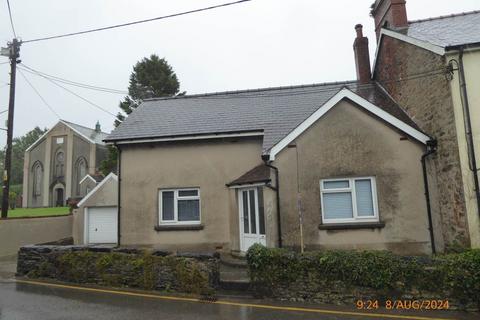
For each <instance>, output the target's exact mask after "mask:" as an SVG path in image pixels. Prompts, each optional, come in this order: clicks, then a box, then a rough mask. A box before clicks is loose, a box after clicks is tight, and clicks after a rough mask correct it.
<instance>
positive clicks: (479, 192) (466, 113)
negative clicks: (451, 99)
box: [458, 46, 480, 216]
mask: <svg viewBox="0 0 480 320" xmlns="http://www.w3.org/2000/svg"><path fill="white" fill-rule="evenodd" d="M464 49H465V47H464V46H462V47H460V49H459V56H458V70H459V79H458V80H459V85H460V95H461V101H462V107H463V121H464V123H465V135H466V138H467V147H468V158H469V167H470V170H471V171H472V173H473V183H474V188H475V196H476V198H477V211H478V214H479V216H480V187H479V181H478V168H477V160H476V156H475V145H474V141H473V132H472V122H471V119H470V106H469V102H468V93H467V83H466V81H465V69H464V65H463V52H464Z"/></svg>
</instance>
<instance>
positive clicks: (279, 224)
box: [262, 155, 283, 248]
mask: <svg viewBox="0 0 480 320" xmlns="http://www.w3.org/2000/svg"><path fill="white" fill-rule="evenodd" d="M269 159H270V156H269V155H262V160H263V162H264V163H265V166H267V167H269V168H270V169H273V171H274V172H275V187H272V186H269V188H270V189H272V190H274V191H275V193H276V195H277V198H276V207H277V232H278V247H279V248H282V246H283V243H282V222H281V217H282V216H281V214H280V183H279V177H278V176H279V174H278V168H277V167H275V166H273V165H271V161H270V160H269Z"/></svg>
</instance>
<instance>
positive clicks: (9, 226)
mask: <svg viewBox="0 0 480 320" xmlns="http://www.w3.org/2000/svg"><path fill="white" fill-rule="evenodd" d="M72 223H73V218H72V215H71V214H70V215H65V216H49V217H31V218H26V217H21V218H7V219H0V257H2V256H11V255H15V254H16V253H17V252H18V249H19V248H20V247H21V246H24V245H28V244H37V243H45V242H51V241H57V240H59V239H64V238H69V237H71V236H72Z"/></svg>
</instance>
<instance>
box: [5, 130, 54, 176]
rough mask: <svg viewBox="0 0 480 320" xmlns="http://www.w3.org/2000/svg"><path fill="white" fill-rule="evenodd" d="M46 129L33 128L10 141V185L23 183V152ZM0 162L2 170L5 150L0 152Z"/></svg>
mask: <svg viewBox="0 0 480 320" xmlns="http://www.w3.org/2000/svg"><path fill="white" fill-rule="evenodd" d="M45 132H47V129H46V128H45V129H40V128H39V127H35V128H34V129H33V130H31V131H29V132H27V133H26V134H25V135H23V136H21V137H17V138H14V139H13V141H12V171H11V176H10V184H11V185H17V184H22V183H23V160H24V157H25V150H27V148H28V147H29V146H30V145H32V144H33V143H34V142H35V141H37V140H38V138H40V137H41V136H42V135H43V134H44V133H45ZM0 162H1V166H2V168H3V167H4V163H5V149H3V150H1V151H0Z"/></svg>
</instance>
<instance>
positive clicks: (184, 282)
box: [17, 245, 219, 296]
mask: <svg viewBox="0 0 480 320" xmlns="http://www.w3.org/2000/svg"><path fill="white" fill-rule="evenodd" d="M17 276H22V277H26V278H31V279H53V280H56V281H64V282H72V283H78V284H94V285H100V286H108V287H128V288H138V289H144V290H158V291H164V292H165V291H166V292H181V293H188V294H195V295H200V296H211V295H214V294H215V291H216V289H217V288H218V284H219V257H218V255H217V254H215V253H213V254H195V253H176V254H173V253H171V252H166V251H158V250H157V251H155V250H141V249H133V248H121V247H119V248H114V247H108V246H73V245H70V246H54V245H30V246H24V247H22V248H20V250H19V252H18V264H17Z"/></svg>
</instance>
